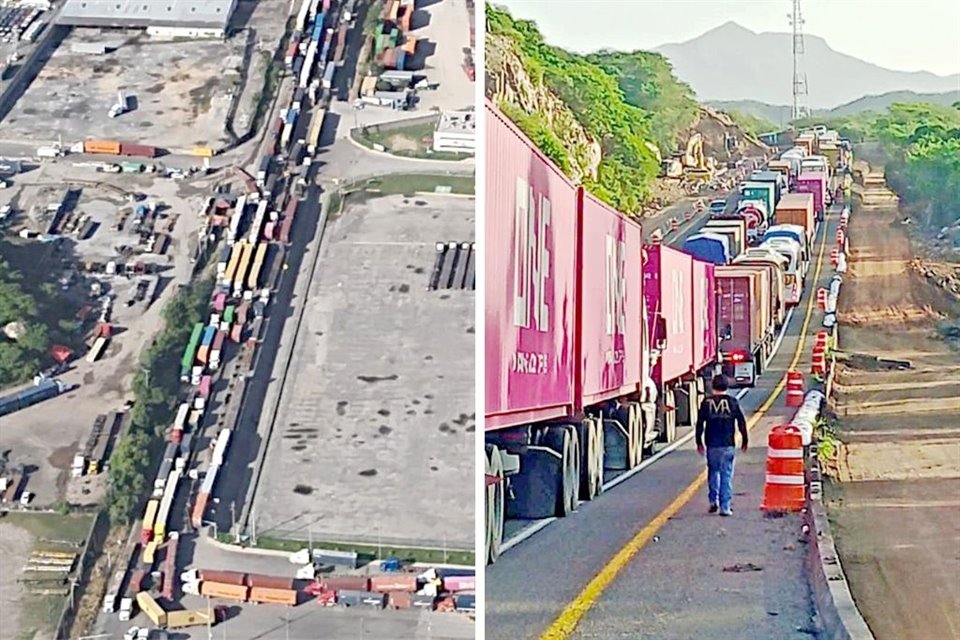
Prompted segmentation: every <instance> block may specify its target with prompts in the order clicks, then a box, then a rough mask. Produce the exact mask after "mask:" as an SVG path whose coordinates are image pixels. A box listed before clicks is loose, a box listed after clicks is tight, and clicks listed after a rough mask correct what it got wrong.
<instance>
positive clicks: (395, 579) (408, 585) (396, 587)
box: [370, 575, 417, 593]
mask: <svg viewBox="0 0 960 640" xmlns="http://www.w3.org/2000/svg"><path fill="white" fill-rule="evenodd" d="M370 590H371V591H379V592H380V593H386V592H388V591H410V592H413V591H416V590H417V576H415V575H397V576H389V575H388V576H373V577H372V578H370Z"/></svg>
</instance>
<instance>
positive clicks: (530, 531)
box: [500, 518, 556, 554]
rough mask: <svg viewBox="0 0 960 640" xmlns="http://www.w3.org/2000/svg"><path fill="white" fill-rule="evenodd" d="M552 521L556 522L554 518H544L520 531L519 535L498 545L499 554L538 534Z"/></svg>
mask: <svg viewBox="0 0 960 640" xmlns="http://www.w3.org/2000/svg"><path fill="white" fill-rule="evenodd" d="M554 520H556V518H544V519H543V520H537V521H536V522H534V523H533V524H531V525H530V526H529V527H527V528H526V529H521V531H520V533H518V534H517V535H515V536H513V537H512V538H510V539H509V540H507V541H506V542H504V543H503V544H501V545H500V553H501V554H504V553H506V552H507V551H509V550H510V549H512V548H514V547H515V546H517V545H518V544H520V543H521V542H523V541H524V540H526V539H527V538H529V537H530V536H532V535H534V534H535V533H538V532H539V531H540V530H541V529H543V528H544V527H546V526H547V525H548V524H550V523H552V522H553V521H554Z"/></svg>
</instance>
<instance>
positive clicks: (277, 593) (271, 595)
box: [250, 587, 297, 607]
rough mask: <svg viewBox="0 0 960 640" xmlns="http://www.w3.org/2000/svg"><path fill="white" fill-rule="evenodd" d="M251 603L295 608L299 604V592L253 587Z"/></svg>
mask: <svg viewBox="0 0 960 640" xmlns="http://www.w3.org/2000/svg"><path fill="white" fill-rule="evenodd" d="M250 602H268V603H270V604H285V605H287V606H290V607H292V606H295V605H296V604H297V592H296V590H294V589H271V588H268V587H252V588H251V589H250Z"/></svg>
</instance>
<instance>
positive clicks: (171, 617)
mask: <svg viewBox="0 0 960 640" xmlns="http://www.w3.org/2000/svg"><path fill="white" fill-rule="evenodd" d="M217 621H218V620H217V616H216V612H215V611H212V612H210V613H208V612H206V611H204V610H202V609H196V610H186V611H168V612H167V624H166V628H167V629H183V628H185V627H198V626H200V625H206V624H211V625H212V624H216V622H217Z"/></svg>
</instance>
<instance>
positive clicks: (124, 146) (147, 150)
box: [120, 142, 157, 166]
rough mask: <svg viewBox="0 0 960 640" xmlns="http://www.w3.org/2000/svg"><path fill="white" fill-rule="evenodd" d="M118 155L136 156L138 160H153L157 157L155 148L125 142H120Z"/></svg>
mask: <svg viewBox="0 0 960 640" xmlns="http://www.w3.org/2000/svg"><path fill="white" fill-rule="evenodd" d="M120 155H122V156H136V157H140V158H155V157H157V148H156V147H152V146H150V145H146V144H130V143H127V142H121V143H120ZM141 166H142V165H141Z"/></svg>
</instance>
